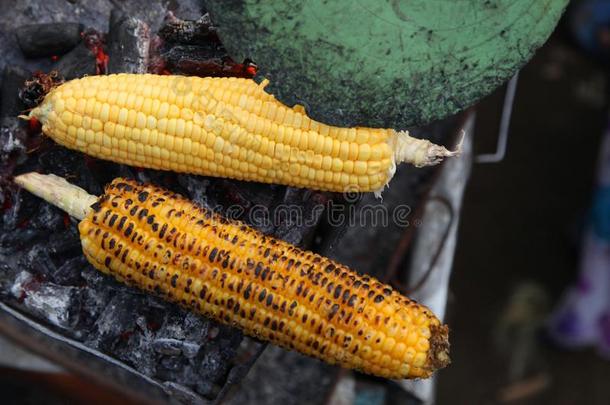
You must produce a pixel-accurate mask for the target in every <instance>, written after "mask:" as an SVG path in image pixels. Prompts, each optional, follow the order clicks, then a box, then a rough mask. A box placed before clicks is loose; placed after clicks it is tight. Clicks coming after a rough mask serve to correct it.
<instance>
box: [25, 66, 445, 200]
mask: <svg viewBox="0 0 610 405" xmlns="http://www.w3.org/2000/svg"><path fill="white" fill-rule="evenodd" d="M263 87H264V86H261V85H258V84H256V83H255V82H254V81H252V80H249V79H238V78H197V77H182V76H155V75H133V74H119V75H109V76H89V77H84V78H82V79H77V80H72V81H70V82H67V83H64V84H63V85H61V86H59V87H57V88H55V89H54V90H52V91H51V92H50V93H49V94H48V95H47V96H46V97H45V99H44V101H43V103H42V104H41V105H40V106H39V107H37V108H35V109H33V110H32V111H31V112H30V114H29V117H35V118H37V119H38V120H39V121H40V122H41V123H42V124H43V131H44V132H45V133H46V134H47V135H49V136H50V137H52V138H54V139H55V140H56V141H57V142H59V143H61V144H62V145H64V146H66V147H69V148H73V149H78V150H81V151H83V152H88V153H91V154H95V155H96V157H99V158H102V159H108V160H113V161H116V162H119V163H126V164H132V165H134V164H137V165H141V164H142V162H145V165H146V167H150V168H154V169H169V170H173V171H186V172H190V173H194V174H202V175H210V176H221V177H239V178H240V179H244V180H250V181H259V182H266V183H278V184H286V185H292V186H296V187H305V186H310V187H312V188H316V189H320V190H330V191H345V190H352V191H353V190H360V191H375V192H380V191H381V190H382V189H383V187H384V186H385V185H387V184H388V182H389V181H390V179H391V178H392V176H393V175H394V172H395V169H396V164H397V163H401V162H409V163H412V164H414V165H416V166H425V165H430V164H436V163H438V162H439V161H440V160H442V158H444V157H446V156H452V155H454V154H455V153H456V152H450V151H448V150H447V149H445V148H443V147H441V146H437V145H434V144H432V143H431V142H429V141H426V140H420V139H415V138H412V137H410V136H409V135H408V133H407V132H404V131H395V130H393V129H375V128H338V127H331V126H328V125H325V124H322V123H319V122H316V121H313V120H312V119H311V118H309V117H308V116H307V115H305V114H304V109H303V107H301V106H295V107H294V108H290V107H287V106H285V105H283V104H282V103H280V102H278V101H277V100H276V99H275V98H274V97H273V96H272V95H270V94H267V93H266V92H265V91H264V90H263ZM92 118H95V119H96V120H93V121H92V120H91V119H92ZM98 120H99V121H98ZM98 122H101V124H102V126H100V125H99V124H98ZM109 122H112V123H113V124H116V125H122V126H123V127H124V128H125V131H124V132H125V136H126V137H127V138H128V139H134V138H133V137H130V136H129V134H130V133H131V132H132V131H134V130H135V129H139V130H142V129H145V128H147V129H149V130H154V129H156V130H158V131H159V132H160V133H162V134H164V135H172V136H175V137H176V139H177V140H183V139H190V140H191V142H192V143H193V147H191V148H190V149H189V148H187V149H184V150H180V149H179V150H176V153H177V155H176V156H175V157H176V159H174V158H172V159H171V160H170V161H167V162H163V167H160V165H159V164H156V163H155V159H153V158H157V157H158V156H159V154H158V153H156V152H155V155H154V156H151V155H147V156H144V157H140V156H137V155H133V154H131V153H129V154H127V155H121V154H120V153H118V152H119V150H118V149H116V148H115V147H114V146H113V147H108V146H106V144H104V145H98V146H104V148H92V147H91V146H92V145H91V144H90V143H87V144H83V143H82V140H80V139H72V138H66V137H64V136H62V134H61V133H60V132H68V131H67V130H65V129H64V128H68V130H69V128H71V127H81V126H84V127H85V129H88V128H89V127H91V128H92V129H93V130H94V131H96V132H98V131H102V130H103V129H104V128H105V124H106V123H109ZM121 133H122V132H121ZM256 136H259V137H260V138H261V139H262V141H263V142H259V143H247V142H245V141H243V140H250V139H253V138H255V137H256ZM96 139H97V138H96ZM268 141H270V142H269V143H268ZM138 142H141V143H143V144H144V142H149V145H150V147H151V148H138V149H136V150H137V151H139V152H138V153H147V151H148V150H157V149H158V148H159V147H161V146H160V145H157V144H155V143H153V142H154V141H153V139H152V138H147V140H146V141H145V140H144V138H141V139H140V140H139V141H138ZM179 142H180V141H179ZM179 142H178V143H179ZM199 145H207V146H208V147H213V149H214V150H215V151H216V152H219V153H231V156H230V158H229V159H225V156H223V157H222V159H220V160H217V161H214V162H208V163H209V164H207V165H205V166H204V165H195V164H189V165H184V164H182V162H185V161H187V160H188V161H190V162H203V161H206V160H207V159H208V158H207V156H206V155H205V154H206V153H207V152H206V149H205V148H199V147H198V146H199ZM257 146H258V147H257ZM155 147H156V148H157V149H155ZM108 148H109V149H110V151H109V152H108ZM280 148H281V150H282V155H285V156H286V157H287V158H288V159H287V160H290V161H291V160H292V158H293V156H298V155H299V154H303V153H304V154H307V153H311V154H312V155H314V156H315V157H317V159H309V160H307V161H299V163H300V164H301V166H302V167H301V170H299V171H298V172H297V171H294V170H293V171H289V170H273V171H266V172H265V173H266V175H264V176H262V175H261V174H260V173H261V172H260V171H258V170H248V171H246V172H238V174H233V175H232V174H231V170H230V169H231V168H234V167H240V166H241V162H232V159H239V156H243V155H242V154H241V150H242V149H244V150H245V151H246V155H247V152H249V151H254V152H258V153H260V154H262V155H263V156H266V157H268V158H269V159H271V160H272V162H271V166H272V167H279V164H280V163H281V162H282V161H285V160H283V156H282V155H280V154H279V153H277V149H280ZM94 151H97V152H94ZM100 151H104V152H103V154H101V152H100ZM107 152H108V153H107ZM183 155H188V156H190V158H189V159H186V157H185V156H183ZM177 159H180V161H178V160H177ZM320 159H321V160H322V161H325V162H328V159H333V164H332V165H328V163H326V164H325V168H324V169H323V170H328V171H333V172H338V173H339V175H338V176H334V175H330V176H326V175H324V174H321V175H315V171H314V170H315V169H319V166H316V164H317V163H316V162H319V161H320ZM334 159H338V160H339V161H341V163H342V164H335V163H334ZM211 163H214V164H213V165H212V164H211ZM213 168H214V169H213ZM312 173H313V174H312ZM352 173H353V174H355V177H354V176H344V175H343V174H352ZM371 176H373V177H376V178H379V179H380V181H375V182H370V181H369V180H368V179H369V178H370V177H371Z"/></svg>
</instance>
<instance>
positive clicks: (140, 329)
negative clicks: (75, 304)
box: [86, 288, 156, 375]
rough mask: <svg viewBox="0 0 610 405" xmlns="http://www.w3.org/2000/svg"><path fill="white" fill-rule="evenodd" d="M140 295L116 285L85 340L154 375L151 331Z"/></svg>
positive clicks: (145, 372)
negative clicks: (116, 287)
mask: <svg viewBox="0 0 610 405" xmlns="http://www.w3.org/2000/svg"><path fill="white" fill-rule="evenodd" d="M141 300H142V297H141V296H140V295H137V294H134V292H132V291H130V290H129V289H127V288H122V289H118V290H117V291H116V293H115V295H114V296H113V297H112V299H111V300H110V302H109V303H108V305H106V307H105V308H104V309H103V312H102V314H101V315H100V317H99V318H98V319H97V321H96V322H95V324H94V327H93V333H89V336H88V337H87V340H86V344H87V345H89V346H92V347H95V348H97V349H100V350H102V351H104V352H107V353H112V355H113V356H114V357H117V358H119V359H121V360H122V361H124V362H126V363H127V364H129V365H130V366H132V367H134V368H136V369H137V370H138V371H140V372H141V373H143V374H146V375H154V374H155V370H156V360H155V352H154V350H153V347H152V341H153V333H152V331H151V330H150V329H149V327H148V322H147V320H146V316H150V315H151V314H149V313H147V310H148V308H147V307H145V306H142V305H141Z"/></svg>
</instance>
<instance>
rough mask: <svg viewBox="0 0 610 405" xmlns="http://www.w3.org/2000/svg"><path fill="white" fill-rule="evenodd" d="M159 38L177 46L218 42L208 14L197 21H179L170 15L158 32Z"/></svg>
mask: <svg viewBox="0 0 610 405" xmlns="http://www.w3.org/2000/svg"><path fill="white" fill-rule="evenodd" d="M159 36H160V37H161V38H163V39H164V40H165V41H166V42H171V43H178V44H190V45H195V44H201V43H205V42H209V41H212V42H219V39H218V35H217V33H216V28H215V27H214V26H213V25H212V21H211V20H210V15H209V14H207V13H206V14H204V15H203V16H202V17H201V18H200V19H198V20H197V21H192V20H181V19H179V18H176V17H175V16H174V15H173V14H170V15H169V17H168V18H167V19H166V21H165V24H164V25H163V26H162V27H161V29H160V30H159Z"/></svg>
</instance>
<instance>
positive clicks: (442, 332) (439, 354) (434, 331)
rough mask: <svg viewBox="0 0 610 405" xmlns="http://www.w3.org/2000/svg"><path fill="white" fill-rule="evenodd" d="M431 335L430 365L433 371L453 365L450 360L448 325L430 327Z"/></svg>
mask: <svg viewBox="0 0 610 405" xmlns="http://www.w3.org/2000/svg"><path fill="white" fill-rule="evenodd" d="M430 333H431V336H430V350H429V352H428V363H429V364H430V366H431V369H432V370H439V369H441V368H445V367H447V366H448V365H449V364H450V363H451V359H450V358H449V328H448V327H447V325H438V326H436V325H433V326H431V327H430Z"/></svg>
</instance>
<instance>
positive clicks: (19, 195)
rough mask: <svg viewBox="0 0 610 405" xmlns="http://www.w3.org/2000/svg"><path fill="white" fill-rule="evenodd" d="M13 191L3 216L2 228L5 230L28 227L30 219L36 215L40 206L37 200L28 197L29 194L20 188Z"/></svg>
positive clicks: (6, 203)
mask: <svg viewBox="0 0 610 405" xmlns="http://www.w3.org/2000/svg"><path fill="white" fill-rule="evenodd" d="M11 190H12V192H11V193H10V195H9V196H8V199H7V201H8V202H5V207H6V208H5V209H4V212H3V214H2V228H3V229H5V230H12V229H15V228H17V227H24V226H25V225H27V222H28V219H29V218H31V216H32V215H33V214H34V212H35V209H36V207H37V205H38V201H37V200H36V198H34V197H32V196H30V195H27V194H28V193H27V192H24V191H22V190H21V189H20V188H17V189H11Z"/></svg>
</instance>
